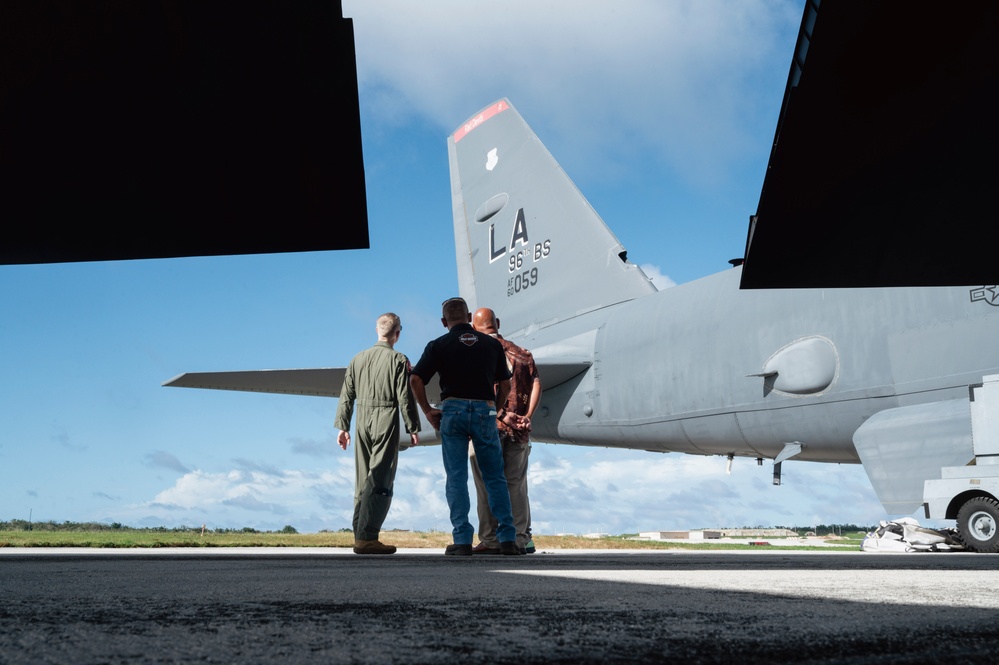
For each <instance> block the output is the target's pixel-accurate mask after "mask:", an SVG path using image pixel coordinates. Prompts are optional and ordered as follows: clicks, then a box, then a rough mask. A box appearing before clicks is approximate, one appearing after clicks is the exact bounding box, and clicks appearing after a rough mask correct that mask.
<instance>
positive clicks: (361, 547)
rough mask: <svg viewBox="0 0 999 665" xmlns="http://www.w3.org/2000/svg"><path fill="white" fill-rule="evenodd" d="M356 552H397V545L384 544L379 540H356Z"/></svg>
mask: <svg viewBox="0 0 999 665" xmlns="http://www.w3.org/2000/svg"><path fill="white" fill-rule="evenodd" d="M354 554H395V545H383V544H382V543H381V542H380V541H378V540H355V541H354Z"/></svg>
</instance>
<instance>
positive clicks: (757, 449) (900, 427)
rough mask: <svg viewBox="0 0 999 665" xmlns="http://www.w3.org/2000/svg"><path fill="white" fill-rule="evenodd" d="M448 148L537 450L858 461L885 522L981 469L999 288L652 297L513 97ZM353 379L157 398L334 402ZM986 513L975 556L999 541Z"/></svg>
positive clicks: (456, 205) (197, 378) (234, 376)
mask: <svg viewBox="0 0 999 665" xmlns="http://www.w3.org/2000/svg"><path fill="white" fill-rule="evenodd" d="M448 152H449V159H450V170H451V191H452V200H453V201H452V202H453V212H454V237H455V249H456V254H457V263H458V285H459V292H460V294H461V296H462V297H464V298H465V300H466V301H467V302H468V304H469V307H470V308H472V309H474V308H476V307H479V306H488V307H491V308H493V309H495V310H496V311H497V312H499V313H500V314H501V317H502V321H503V332H504V336H505V337H507V338H508V339H511V340H512V341H514V342H516V343H517V344H520V345H522V346H524V347H526V348H529V349H531V350H532V351H533V353H534V357H535V359H536V361H537V363H538V370H539V372H540V374H541V380H542V384H543V385H544V394H543V396H542V400H541V405H540V407H539V409H538V411H537V413H536V415H535V417H534V419H533V421H532V424H533V436H534V438H536V439H537V440H539V441H546V442H553V443H566V444H578V445H590V446H605V447H618V448H634V449H641V450H648V451H651V452H681V453H690V454H696V455H723V456H727V457H728V458H729V459H732V458H733V457H736V456H741V457H751V458H756V459H759V460H763V459H769V460H773V462H774V482H775V484H779V478H780V469H781V463H782V462H783V461H785V460H788V459H794V460H805V461H813V462H835V463H847V464H850V463H854V464H855V463H861V464H863V465H864V468H865V470H866V471H867V474H868V476H869V477H870V479H871V482H872V484H873V486H874V489H875V491H876V492H877V494H878V497H879V499H880V500H881V502H882V503H883V505H884V507H885V509H886V510H887V512H888V513H891V514H909V513H912V512H913V511H914V510H916V509H917V508H918V507H919V506H920V505H921V504H922V503H923V485H924V481H925V480H927V479H934V478H939V477H940V470H941V467H945V466H963V465H967V464H969V463H970V462H971V461H972V460H974V459H975V452H974V451H973V443H972V430H971V422H970V418H969V414H968V410H969V386H972V385H974V384H980V383H982V380H983V377H985V376H987V375H991V374H997V373H999V345H996V344H994V343H993V342H994V340H996V339H999V308H997V307H996V305H999V295H997V293H999V292H997V287H995V286H983V287H977V288H966V287H965V288H954V287H926V288H871V289H760V290H740V288H739V282H740V277H741V268H740V267H735V268H732V269H729V270H726V271H724V272H721V273H718V274H716V275H713V276H710V277H705V278H703V279H699V280H696V281H693V282H690V283H687V284H682V285H679V286H675V287H672V288H669V289H666V290H663V291H658V290H657V289H656V287H655V286H653V284H652V282H651V281H650V280H649V278H648V277H647V276H646V275H645V274H644V273H643V272H642V270H641V269H640V268H639V267H638V266H637V265H635V264H633V263H631V262H629V261H628V258H627V253H626V251H625V248H624V247H623V246H622V245H621V243H620V242H619V241H618V240H617V238H616V237H615V236H614V234H613V233H612V232H611V231H610V230H609V229H608V228H607V226H606V225H605V224H604V222H603V221H602V220H601V218H600V217H599V216H598V215H597V213H596V212H595V211H594V210H593V208H592V207H591V206H590V205H589V203H588V202H587V201H586V199H585V198H584V197H583V196H582V194H581V193H580V192H579V191H578V190H577V189H576V187H575V185H573V183H572V182H571V181H570V180H569V178H568V177H567V175H566V174H565V172H564V171H563V170H562V169H561V167H560V166H559V165H558V163H557V162H556V161H555V160H554V158H553V157H552V156H551V154H550V153H549V152H548V151H547V149H546V148H545V147H544V146H543V145H542V144H541V142H540V141H539V140H538V138H537V136H535V134H534V133H533V132H532V131H531V129H530V128H529V127H528V125H527V124H526V123H525V122H524V120H523V119H522V118H521V116H520V114H519V113H518V112H517V111H516V110H515V109H514V108H513V107H512V106H511V105H510V103H509V101H507V100H506V99H502V100H499V101H497V102H495V103H493V104H490V105H489V106H488V107H486V108H485V109H483V110H482V111H481V112H479V113H477V114H475V116H473V117H472V118H471V119H470V120H468V122H466V123H464V124H463V125H461V126H460V127H459V128H458V129H457V130H456V131H455V132H454V133H453V134H452V135H451V136H450V137H449V138H448ZM343 371H344V370H343V369H342V368H339V369H337V368H331V369H317V370H264V371H257V372H221V373H200V374H183V375H180V376H178V377H176V378H174V379H172V380H170V381H168V382H167V383H166V384H165V385H171V386H184V387H199V388H219V389H232V390H252V391H261V392H282V393H296V394H310V395H327V396H332V397H336V396H337V395H338V392H339V388H340V385H341V383H342V377H343ZM428 388H429V390H428V392H429V393H431V400H432V401H433V392H434V390H433V389H434V388H435V386H430V387H428ZM438 396H439V393H438ZM428 429H429V428H428ZM966 498H972V496H971V495H969V496H968V497H966ZM985 499H986V501H988V500H989V499H988V497H985ZM991 499H992V504H988V506H991V508H990V509H989V510H991V511H992V512H991V513H989V511H988V510H986V517H988V515H989V514H991V515H992V518H991V519H992V524H993V530H992V531H991V532H988V531H987V533H986V538H985V540H986V541H987V542H986V543H984V544H983V546H982V547H981V548H980V549H990V548H996V547H997V545H996V542H997V540H999V539H997V536H996V534H995V533H994V523H995V521H996V515H997V514H999V513H996V511H995V505H994V504H995V502H994V497H992V498H991ZM961 505H962V504H961V502H957V503H955V504H954V506H953V508H952V509H951V510H949V514H948V515H947V517H951V518H954V517H958V511H959V509H960V508H961ZM988 506H987V508H988ZM979 512H980V511H979ZM979 517H980V515H979ZM962 527H963V528H962ZM967 528H968V525H967V524H963V525H962V523H961V520H959V529H961V530H962V532H964V531H966V530H967Z"/></svg>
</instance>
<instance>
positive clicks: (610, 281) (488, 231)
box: [448, 99, 656, 336]
mask: <svg viewBox="0 0 999 665" xmlns="http://www.w3.org/2000/svg"><path fill="white" fill-rule="evenodd" d="M448 158H449V163H450V169H451V201H452V209H453V214H454V238H455V252H456V255H457V261H458V284H459V291H460V294H461V296H462V297H463V298H464V299H465V300H466V301H467V302H468V305H469V308H470V309H471V310H474V309H475V308H476V307H490V308H492V309H493V310H495V311H496V313H497V315H498V316H499V317H500V319H501V321H502V332H503V333H504V335H509V336H516V335H518V334H522V333H525V332H529V331H530V330H532V329H534V328H536V327H538V326H540V325H544V324H545V323H548V322H555V321H560V320H564V319H567V318H571V317H573V316H577V315H579V314H582V313H585V312H588V311H591V310H594V309H599V308H601V307H606V306H608V305H613V304H616V303H619V302H623V301H626V300H631V299H633V298H636V297H639V296H642V295H646V294H648V293H652V292H654V291H655V290H656V288H655V286H653V284H652V282H651V281H650V280H649V278H648V277H647V276H646V275H645V273H644V272H642V270H641V269H640V268H639V267H638V266H636V265H634V264H632V263H629V262H628V260H627V253H626V251H625V249H624V247H623V246H622V245H621V243H620V242H619V241H618V239H617V238H616V237H615V236H614V234H613V233H611V231H610V229H608V228H607V226H606V224H604V222H603V220H602V219H600V216H599V215H597V213H596V212H595V211H594V210H593V208H592V207H591V206H590V204H589V203H588V202H587V201H586V199H585V198H584V197H583V195H582V194H581V193H580V192H579V190H578V189H576V186H575V185H574V184H573V183H572V181H571V180H569V178H568V176H566V174H565V172H564V171H563V170H562V168H561V167H560V166H559V165H558V163H557V162H556V161H555V159H554V158H553V157H552V156H551V154H550V153H549V152H548V150H547V149H546V148H545V147H544V145H542V143H541V141H539V140H538V137H537V136H535V134H534V132H533V131H531V128H530V127H528V126H527V123H525V122H524V119H523V118H521V116H520V114H519V113H517V111H516V109H514V108H513V107H512V106H511V105H510V102H509V101H508V100H506V99H501V100H499V101H497V102H494V103H493V104H490V105H489V106H488V107H486V108H485V109H483V110H482V111H480V112H479V113H477V114H476V115H474V116H473V117H472V118H471V119H469V120H468V122H466V123H464V124H463V125H461V126H460V127H459V128H458V129H457V130H456V131H455V132H454V133H453V134H451V136H449V137H448Z"/></svg>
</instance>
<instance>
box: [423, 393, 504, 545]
mask: <svg viewBox="0 0 999 665" xmlns="http://www.w3.org/2000/svg"><path fill="white" fill-rule="evenodd" d="M441 411H442V412H443V415H442V416H441V452H442V454H443V456H444V472H445V473H446V474H447V483H446V484H445V486H444V494H445V496H447V505H448V508H449V509H450V511H451V527H452V529H451V533H452V536H453V538H454V542H455V544H457V545H471V544H472V534H473V533H475V530H474V529H473V528H472V525H471V524H470V523H469V522H468V511H469V509H470V508H471V506H470V504H469V499H468V441H469V439H471V440H472V447H473V448H474V449H475V458H476V460H477V461H478V463H479V470H480V471H481V472H482V480H483V483H484V484H485V486H486V492H487V494H488V496H489V510H490V512H492V514H493V516H494V517H495V518H496V521H497V522H498V526H497V527H496V538H497V540H499V541H500V542H501V543H502V542H507V541H516V540H517V530H516V529H515V528H514V526H513V512H512V511H511V509H510V493H509V491H508V490H507V486H506V477H505V476H504V475H503V451H502V449H501V448H500V441H499V434H498V433H497V431H496V409H495V408H493V407H491V406H489V405H488V404H487V403H485V402H483V401H480V400H470V399H448V400H445V402H444V404H442V405H441Z"/></svg>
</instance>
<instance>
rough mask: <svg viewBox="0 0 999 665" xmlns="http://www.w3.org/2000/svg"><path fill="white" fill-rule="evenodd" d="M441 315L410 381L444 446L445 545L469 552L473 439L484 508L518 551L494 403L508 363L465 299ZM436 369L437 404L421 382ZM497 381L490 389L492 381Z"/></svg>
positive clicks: (505, 386) (503, 548) (506, 385)
mask: <svg viewBox="0 0 999 665" xmlns="http://www.w3.org/2000/svg"><path fill="white" fill-rule="evenodd" d="M441 308H442V310H443V311H442V313H443V317H442V318H441V322H442V323H443V324H444V327H445V328H447V329H448V332H447V334H446V335H442V336H441V337H438V338H437V339H435V340H433V341H432V342H430V343H429V344H427V348H426V349H424V351H423V356H421V357H420V361H419V362H418V363H416V367H414V368H413V373H412V376H411V377H410V383H411V385H412V387H413V396H414V397H416V402H417V404H419V405H420V408H421V409H423V412H424V413H425V414H426V415H427V419H428V420H429V421H430V424H431V425H433V427H434V429H438V430H440V433H441V452H442V453H443V456H444V472H445V473H446V474H447V482H446V484H445V486H444V487H445V489H444V493H445V495H446V496H447V505H448V508H449V509H450V511H451V527H452V531H451V533H452V536H453V538H454V544H453V545H448V546H447V549H446V550H444V553H445V554H448V555H461V556H471V554H472V535H473V534H474V533H475V530H474V529H473V528H472V525H471V523H470V522H469V521H468V511H469V509H470V507H471V506H470V503H469V498H468V441H469V439H471V441H472V447H473V448H474V449H475V457H476V459H477V460H478V463H479V470H480V471H481V472H482V480H483V481H484V483H485V486H486V493H487V494H488V496H489V510H490V512H491V513H492V514H493V516H495V517H496V521H497V522H498V526H497V528H496V537H497V540H499V544H500V552H502V553H503V554H520V550H519V549H518V548H517V530H516V528H514V526H513V513H512V511H511V509H510V494H509V491H508V490H507V486H506V477H505V476H504V474H503V452H502V448H501V447H500V441H499V434H498V433H497V430H496V420H497V418H498V417H502V415H503V414H502V412H501V413H497V411H496V405H497V404H506V398H507V394H508V393H509V392H510V370H509V369H508V368H507V364H506V354H505V353H504V351H503V346H502V345H501V344H500V343H499V342H498V341H496V340H495V339H494V338H492V337H490V336H489V335H486V334H485V333H480V332H476V331H475V330H474V329H473V328H472V325H471V323H470V321H471V316H469V313H468V305H466V304H465V301H464V300H462V299H461V298H451V299H450V300H445V301H444V303H443V305H442V306H441ZM434 374H439V375H440V386H441V399H442V400H443V403H442V404H441V408H440V409H435V408H432V407H431V406H430V402H429V400H428V399H427V390H426V384H427V382H429V381H430V379H432V378H433V376H434ZM496 384H498V386H499V387H498V389H496V390H494V387H493V386H494V385H496Z"/></svg>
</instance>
